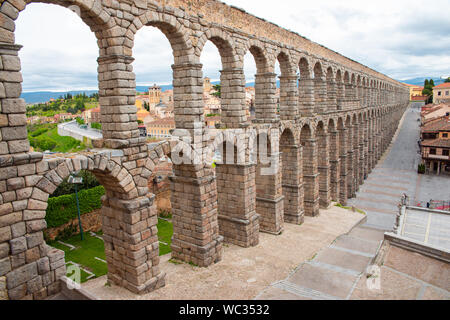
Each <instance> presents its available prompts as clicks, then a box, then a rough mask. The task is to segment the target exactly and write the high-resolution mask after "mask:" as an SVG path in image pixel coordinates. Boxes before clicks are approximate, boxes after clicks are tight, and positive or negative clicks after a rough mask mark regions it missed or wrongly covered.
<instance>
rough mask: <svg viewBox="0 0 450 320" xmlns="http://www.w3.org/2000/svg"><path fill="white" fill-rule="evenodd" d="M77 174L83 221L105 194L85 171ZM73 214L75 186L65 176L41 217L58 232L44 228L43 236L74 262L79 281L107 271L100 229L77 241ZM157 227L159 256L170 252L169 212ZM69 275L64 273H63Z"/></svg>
mask: <svg viewBox="0 0 450 320" xmlns="http://www.w3.org/2000/svg"><path fill="white" fill-rule="evenodd" d="M78 176H79V177H82V178H83V182H82V184H80V185H78V199H79V206H80V215H81V217H82V220H83V216H84V215H85V214H90V213H92V212H93V211H95V210H98V209H100V208H101V206H102V202H101V197H102V196H103V195H104V194H105V189H104V187H103V186H101V185H100V184H99V182H98V181H97V179H96V178H95V176H94V175H93V174H92V173H90V172H89V171H85V170H82V171H81V172H80V173H79V174H78ZM77 217H78V210H77V205H76V195H75V186H74V185H73V184H70V183H68V180H67V178H66V179H65V180H64V181H63V182H62V183H61V184H60V185H59V186H58V188H57V189H56V190H55V192H54V193H53V194H52V196H51V197H50V198H49V199H48V207H47V212H46V217H45V220H46V222H47V227H48V228H53V229H54V228H59V229H56V230H57V231H58V230H59V232H58V234H57V235H56V237H51V238H50V237H49V236H48V233H49V232H48V231H49V229H47V230H45V231H44V237H45V240H46V242H47V244H48V245H50V246H52V247H54V248H57V249H60V250H63V251H64V252H65V260H66V266H67V267H70V266H71V265H76V266H78V267H79V268H80V270H81V282H82V283H83V282H86V281H88V280H90V279H93V278H98V277H101V276H103V275H105V274H107V272H108V268H107V264H106V261H105V260H106V257H105V246H104V243H103V240H102V232H101V231H96V232H92V231H87V232H84V240H83V241H81V236H80V234H79V231H78V218H77ZM157 227H158V240H159V255H160V256H163V255H166V254H169V253H170V252H171V248H170V245H171V239H172V235H173V225H172V222H171V215H170V213H164V214H161V217H159V218H158V225H157ZM94 231H95V230H94ZM68 269H69V268H68ZM69 271H70V270H69ZM70 275H71V274H70V272H68V274H67V276H70Z"/></svg>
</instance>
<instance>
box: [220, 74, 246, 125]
mask: <svg viewBox="0 0 450 320" xmlns="http://www.w3.org/2000/svg"><path fill="white" fill-rule="evenodd" d="M220 83H221V95H222V97H221V103H222V115H221V122H222V124H223V126H224V127H226V128H228V129H236V128H241V127H245V126H246V125H248V118H247V112H246V109H245V75H244V70H243V69H242V68H231V69H225V70H222V71H221V75H220Z"/></svg>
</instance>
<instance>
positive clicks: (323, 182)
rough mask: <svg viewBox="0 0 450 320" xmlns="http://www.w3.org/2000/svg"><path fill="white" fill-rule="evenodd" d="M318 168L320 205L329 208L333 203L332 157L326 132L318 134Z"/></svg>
mask: <svg viewBox="0 0 450 320" xmlns="http://www.w3.org/2000/svg"><path fill="white" fill-rule="evenodd" d="M317 138H318V140H319V148H318V153H317V156H318V159H317V162H318V169H319V195H320V207H321V208H325V209H326V208H328V207H329V206H330V203H331V180H330V159H329V148H330V147H329V144H330V142H329V136H328V134H326V133H325V132H323V135H318V137H317Z"/></svg>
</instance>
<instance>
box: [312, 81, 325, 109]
mask: <svg viewBox="0 0 450 320" xmlns="http://www.w3.org/2000/svg"><path fill="white" fill-rule="evenodd" d="M314 105H315V108H314V110H315V113H317V114H323V113H325V112H326V111H327V107H328V100H327V82H326V81H325V77H323V76H316V77H315V78H314Z"/></svg>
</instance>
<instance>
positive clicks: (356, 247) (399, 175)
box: [255, 105, 450, 300]
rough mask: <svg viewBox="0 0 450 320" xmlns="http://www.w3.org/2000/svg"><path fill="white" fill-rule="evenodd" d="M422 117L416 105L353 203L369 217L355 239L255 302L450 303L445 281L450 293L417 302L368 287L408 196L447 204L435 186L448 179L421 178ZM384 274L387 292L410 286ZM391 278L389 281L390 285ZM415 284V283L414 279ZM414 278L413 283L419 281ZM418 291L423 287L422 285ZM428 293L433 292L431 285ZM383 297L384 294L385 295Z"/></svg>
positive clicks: (340, 242)
mask: <svg viewBox="0 0 450 320" xmlns="http://www.w3.org/2000/svg"><path fill="white" fill-rule="evenodd" d="M419 112H420V109H418V106H417V105H412V107H411V108H410V109H409V110H408V111H407V112H406V113H405V116H404V118H403V119H402V121H401V124H400V129H399V130H398V131H397V134H396V135H395V137H394V139H393V142H392V144H391V146H390V147H389V148H388V150H387V151H386V153H385V154H384V155H383V157H382V159H381V160H380V161H379V163H378V165H377V166H376V168H375V169H374V170H373V171H372V173H371V174H370V175H369V177H368V179H367V180H366V181H365V182H364V184H363V185H362V186H361V187H360V190H359V192H358V193H357V197H356V198H355V199H350V200H349V205H352V206H355V207H357V208H361V209H362V210H364V211H365V212H366V213H367V219H366V221H365V222H364V223H362V224H361V225H360V226H357V227H356V228H354V229H353V230H352V231H351V232H350V233H349V234H346V235H342V236H340V237H338V238H337V239H336V241H335V242H334V243H333V244H331V245H330V246H328V247H327V248H324V249H323V250H321V251H320V252H319V253H318V254H317V255H316V256H315V257H314V258H313V259H311V260H310V261H307V262H305V263H303V264H301V265H300V266H299V267H298V268H297V269H296V270H295V271H294V272H292V273H291V274H290V275H289V276H288V277H287V278H286V279H285V280H282V281H279V282H276V283H273V284H272V285H271V286H269V287H268V288H266V289H265V290H264V291H262V292H261V293H260V294H259V295H257V296H256V298H255V299H257V300H280V299H288V300H338V299H372V298H380V299H391V298H392V299H394V298H399V299H414V298H417V299H422V298H425V297H431V296H434V297H437V296H439V297H441V298H443V299H446V298H448V297H450V296H449V293H448V291H446V290H448V289H447V287H446V286H447V284H446V283H445V282H446V280H445V278H443V280H442V281H443V282H444V284H443V286H444V287H445V289H446V290H441V291H439V290H437V291H438V293H439V294H436V292H437V291H436V290H434V289H433V290H434V291H433V294H432V293H430V294H429V295H427V296H425V295H424V293H423V292H421V294H416V295H415V296H413V295H404V294H402V289H401V288H402V287H401V286H399V292H397V291H396V292H395V293H394V294H383V293H381V294H380V292H378V291H373V292H372V291H370V290H369V289H368V288H367V284H366V283H367V277H366V275H365V272H366V270H367V268H368V267H369V266H370V265H371V264H372V262H373V260H374V258H375V256H376V255H377V252H378V250H379V249H380V246H381V244H382V242H383V238H384V232H385V231H390V230H392V228H393V226H394V222H395V218H396V214H397V212H398V207H397V205H398V203H399V200H400V198H401V196H402V195H403V194H404V193H406V194H407V195H409V196H410V197H411V198H420V197H421V196H423V195H425V196H426V195H427V194H429V193H430V190H434V193H433V195H434V197H435V199H439V195H441V196H443V197H444V198H443V199H446V193H448V187H447V188H443V189H440V190H436V186H435V185H433V183H430V181H436V180H439V181H440V183H441V184H445V183H446V181H447V183H448V180H446V179H448V178H446V177H433V178H434V179H429V180H428V179H421V177H420V176H419V175H418V174H417V165H418V163H419V154H418V144H417V141H418V139H419V122H417V119H418V117H419V116H420V114H419ZM447 186H448V184H447ZM436 194H437V195H436ZM448 198H449V199H450V197H448ZM428 200H429V199H428ZM414 258H415V257H414ZM411 259H412V258H410V259H409V260H411ZM430 260H432V259H430ZM443 268H446V269H445V270H448V265H447V267H443ZM382 271H383V272H384V276H382V281H383V286H387V287H390V286H389V281H391V282H394V283H395V282H396V281H400V282H401V281H403V282H405V281H406V280H404V279H403V278H405V277H406V276H405V275H401V272H400V273H399V272H397V273H393V272H394V271H395V270H394V271H393V270H387V269H386V268H384V269H383V270H382ZM383 277H384V278H383ZM386 277H387V278H388V279H389V281H386ZM409 278H413V277H411V276H409ZM409 278H408V281H413V282H414V281H415V280H411V279H409ZM416 280H417V279H416ZM421 281H422V280H417V281H415V283H416V284H417V283H422V282H423V281H422V282H421ZM442 281H441V282H442ZM416 287H419V288H420V287H421V286H420V285H416ZM425 287H427V288H428V287H430V288H431V287H433V286H432V285H430V284H428V286H425ZM433 288H434V287H433ZM430 290H431V289H430ZM394 291H395V290H394ZM435 291H436V292H435ZM381 292H384V291H383V290H381ZM408 292H409V291H408Z"/></svg>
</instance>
